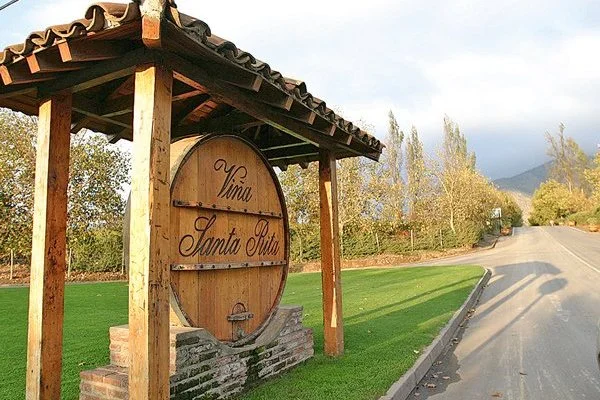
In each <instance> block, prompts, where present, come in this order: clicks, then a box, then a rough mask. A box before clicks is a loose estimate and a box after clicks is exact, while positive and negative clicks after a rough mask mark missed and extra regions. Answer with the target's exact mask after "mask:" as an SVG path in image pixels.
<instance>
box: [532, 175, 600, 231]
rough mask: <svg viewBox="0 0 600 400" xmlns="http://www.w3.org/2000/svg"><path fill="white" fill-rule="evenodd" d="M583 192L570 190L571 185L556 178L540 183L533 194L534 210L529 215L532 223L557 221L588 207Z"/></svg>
mask: <svg viewBox="0 0 600 400" xmlns="http://www.w3.org/2000/svg"><path fill="white" fill-rule="evenodd" d="M588 204H589V203H588V202H587V199H586V197H585V196H584V195H583V193H581V192H574V193H572V192H570V190H569V187H568V186H567V185H565V184H563V183H560V182H558V181H556V180H554V179H550V180H548V181H546V182H544V183H542V184H541V185H540V187H539V188H538V189H537V190H536V191H535V193H534V194H533V200H532V206H533V211H532V212H531V216H530V217H529V222H530V223H531V225H546V224H549V223H555V222H558V221H559V220H562V219H564V218H566V217H567V216H569V215H571V214H574V213H576V212H579V211H584V210H585V209H586V208H587V207H588Z"/></svg>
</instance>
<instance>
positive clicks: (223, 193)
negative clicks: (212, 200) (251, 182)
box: [214, 158, 252, 203]
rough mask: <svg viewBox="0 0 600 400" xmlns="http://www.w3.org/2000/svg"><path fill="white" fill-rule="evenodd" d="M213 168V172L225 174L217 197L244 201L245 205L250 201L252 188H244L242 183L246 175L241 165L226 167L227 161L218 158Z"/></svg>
mask: <svg viewBox="0 0 600 400" xmlns="http://www.w3.org/2000/svg"><path fill="white" fill-rule="evenodd" d="M214 168H215V171H221V170H223V172H224V173H225V180H224V181H223V185H221V189H220V190H219V193H218V194H217V197H219V198H222V199H228V200H238V201H244V202H246V203H247V202H249V201H250V199H251V198H252V188H251V187H250V186H245V182H244V180H245V179H246V176H247V175H248V170H247V169H246V167H244V166H243V165H240V166H237V165H236V164H232V165H231V166H228V165H227V161H225V160H224V159H222V158H219V159H218V160H217V161H215V165H214Z"/></svg>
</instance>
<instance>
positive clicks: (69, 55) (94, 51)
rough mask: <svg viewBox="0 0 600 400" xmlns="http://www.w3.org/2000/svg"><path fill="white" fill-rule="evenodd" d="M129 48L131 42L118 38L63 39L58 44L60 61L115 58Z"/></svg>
mask: <svg viewBox="0 0 600 400" xmlns="http://www.w3.org/2000/svg"><path fill="white" fill-rule="evenodd" d="M128 50H131V42H129V41H120V40H103V41H89V40H79V41H68V42H67V41H64V42H60V43H59V44H58V51H59V52H60V59H61V61H62V62H65V63H66V62H89V61H103V60H110V59H113V58H117V57H120V56H122V55H123V54H125V53H127V51H128Z"/></svg>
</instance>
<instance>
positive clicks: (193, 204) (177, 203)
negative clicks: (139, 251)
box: [173, 200, 283, 218]
mask: <svg viewBox="0 0 600 400" xmlns="http://www.w3.org/2000/svg"><path fill="white" fill-rule="evenodd" d="M173 207H186V208H198V209H201V210H215V211H223V212H229V213H234V214H248V215H258V216H261V217H268V218H283V215H282V214H281V211H263V210H249V209H247V208H235V207H231V206H219V205H217V204H203V203H201V202H199V201H183V200H173Z"/></svg>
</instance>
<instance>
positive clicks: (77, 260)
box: [71, 227, 123, 272]
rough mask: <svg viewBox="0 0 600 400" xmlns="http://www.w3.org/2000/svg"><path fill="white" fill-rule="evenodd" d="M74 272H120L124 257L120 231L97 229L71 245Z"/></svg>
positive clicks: (104, 228)
mask: <svg viewBox="0 0 600 400" xmlns="http://www.w3.org/2000/svg"><path fill="white" fill-rule="evenodd" d="M71 251H72V257H73V259H72V265H71V268H72V269H74V270H82V271H94V272H98V271H118V270H120V269H121V262H122V257H123V236H122V232H121V230H120V229H111V228H106V227H102V228H97V229H94V230H93V231H91V232H88V233H87V234H86V235H85V236H83V237H78V238H77V240H73V241H72V243H71Z"/></svg>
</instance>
